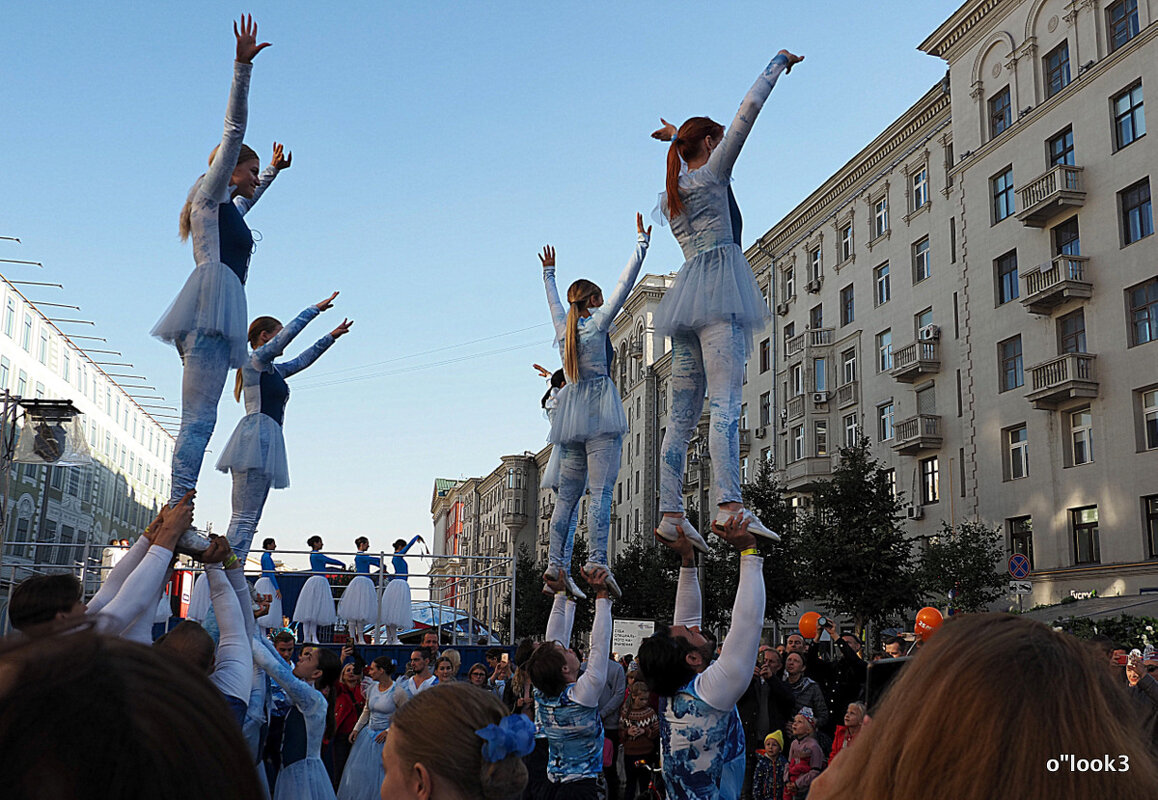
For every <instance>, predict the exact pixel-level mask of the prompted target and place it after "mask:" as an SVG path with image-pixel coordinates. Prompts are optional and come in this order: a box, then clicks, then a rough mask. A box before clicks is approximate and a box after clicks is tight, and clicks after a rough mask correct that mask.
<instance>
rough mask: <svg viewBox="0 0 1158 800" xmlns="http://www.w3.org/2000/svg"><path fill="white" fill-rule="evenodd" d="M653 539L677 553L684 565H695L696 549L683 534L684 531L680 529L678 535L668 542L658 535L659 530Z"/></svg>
mask: <svg viewBox="0 0 1158 800" xmlns="http://www.w3.org/2000/svg"><path fill="white" fill-rule="evenodd" d="M655 540H656V541H657V542H659V543H660V544H662V545H665V546H667V547H669V548H671V549H672V550H674V551H675V552H676V553H678V554H679V557H680V561H681V563H683V564H684V565H691V566H695V563H696V549H695V548H694V547H692V543H691V540H690V539H688V537H686V536H684V532H683V531H682V530H681V531H680V532H679V536H677V537H676V539H675V541H672V542H669V541H668V540H667V539H665V538H663V537H662V536H660V535H659V532H658V531H656V533H655Z"/></svg>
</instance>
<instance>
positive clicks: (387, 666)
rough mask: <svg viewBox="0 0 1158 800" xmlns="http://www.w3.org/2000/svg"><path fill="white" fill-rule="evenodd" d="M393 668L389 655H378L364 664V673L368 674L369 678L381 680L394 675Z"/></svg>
mask: <svg viewBox="0 0 1158 800" xmlns="http://www.w3.org/2000/svg"><path fill="white" fill-rule="evenodd" d="M394 669H395V666H394V659H392V658H390V657H389V656H378V657H377V658H376V659H374V660H373V661H371V662H370V663H369V664H367V665H366V674H367V675H369V676H370V678H371V680H375V681H379V682H381V681H384V680H386V678H392V677H394Z"/></svg>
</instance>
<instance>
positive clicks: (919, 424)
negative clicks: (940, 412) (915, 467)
mask: <svg viewBox="0 0 1158 800" xmlns="http://www.w3.org/2000/svg"><path fill="white" fill-rule="evenodd" d="M893 433H894V436H893V449H894V450H896V451H897V452H898V453H915V452H917V451H918V450H936V449H937V448H939V447H940V446H941V418H940V417H939V416H937V415H935V414H918V415H917V416H915V417H909V418H908V419H904V420H901V421H900V422H898V423H897V426H896V428H895V429H894V432H893Z"/></svg>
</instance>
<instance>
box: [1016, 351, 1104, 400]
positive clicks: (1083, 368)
mask: <svg viewBox="0 0 1158 800" xmlns="http://www.w3.org/2000/svg"><path fill="white" fill-rule="evenodd" d="M1096 358H1097V356H1095V355H1093V354H1092V353H1066V354H1065V355H1061V356H1058V357H1057V358H1055V359H1053V360H1051V361H1046V362H1044V363H1042V364H1038V365H1036V366H1034V367H1030V370H1029V371H1030V376H1031V378H1030V380H1031V381H1032V386H1033V389H1032V390H1031V391H1030V392H1029V393H1028V394H1027V395H1026V396H1025V399H1027V400H1029V401H1030V402H1031V403H1033V407H1034V408H1042V409H1051V408H1057V407H1058V405H1060V404H1061V403H1064V402H1066V401H1067V400H1073V399H1076V398H1078V397H1097V396H1098V378H1097V373H1096V371H1095V370H1094V360H1095V359H1096Z"/></svg>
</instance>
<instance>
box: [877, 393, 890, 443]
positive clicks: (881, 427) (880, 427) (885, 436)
mask: <svg viewBox="0 0 1158 800" xmlns="http://www.w3.org/2000/svg"><path fill="white" fill-rule="evenodd" d="M893 421H894V420H893V404H892V402H888V403H885V404H884V405H882V406H877V441H879V442H887V441H888V440H889V439H892V438H893Z"/></svg>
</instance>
